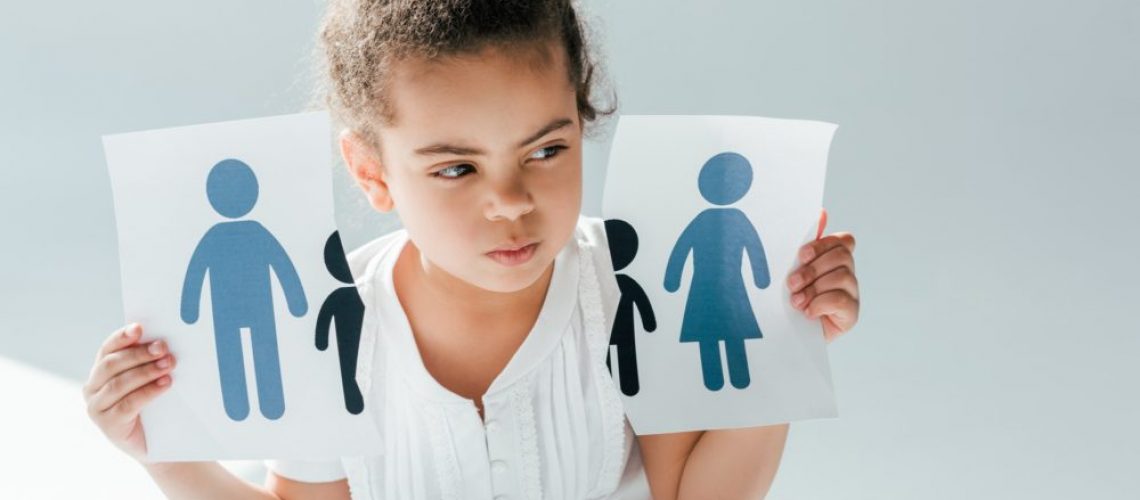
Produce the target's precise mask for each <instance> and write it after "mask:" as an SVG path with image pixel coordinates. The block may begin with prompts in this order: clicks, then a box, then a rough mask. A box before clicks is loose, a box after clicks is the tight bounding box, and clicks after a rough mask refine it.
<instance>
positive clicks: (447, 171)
mask: <svg viewBox="0 0 1140 500" xmlns="http://www.w3.org/2000/svg"><path fill="white" fill-rule="evenodd" d="M566 148H567V146H563V145H561V144H556V145H554V146H547V147H545V148H542V149H539V150H538V151H536V152H535V154H534V155H532V156H531V158H532V159H534V160H538V161H549V160H550V159H551V158H554V157H555V156H558V155H559V154H560V153H559V152H560V151H562V150H563V149H566ZM467 170H471V171H474V170H475V168H474V167H472V166H471V164H469V163H460V164H458V165H451V166H449V167H444V168H441V169H439V170H436V171H435V172H432V173H431V176H432V177H436V178H439V179H445V180H455V179H458V178H460V177H463V176H464V175H465V174H466V173H467V172H466V171H467Z"/></svg>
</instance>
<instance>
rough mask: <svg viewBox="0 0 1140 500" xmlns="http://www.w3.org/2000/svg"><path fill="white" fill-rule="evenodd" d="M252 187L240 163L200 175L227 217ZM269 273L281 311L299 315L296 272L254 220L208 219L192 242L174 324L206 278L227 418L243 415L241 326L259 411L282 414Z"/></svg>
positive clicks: (188, 315)
mask: <svg viewBox="0 0 1140 500" xmlns="http://www.w3.org/2000/svg"><path fill="white" fill-rule="evenodd" d="M257 192H258V187H257V177H256V176H255V175H254V174H253V170H252V169H250V168H249V165H246V164H245V162H242V161H241V160H235V159H227V160H222V161H220V162H218V163H217V164H216V165H214V167H213V168H212V169H210V174H209V175H208V176H207V178H206V197H207V198H208V199H209V200H210V206H212V207H213V208H214V210H215V211H217V212H218V213H219V214H221V215H222V216H223V217H226V218H228V219H237V218H239V217H242V216H244V215H246V214H248V213H249V211H250V210H252V209H253V206H254V204H255V203H257ZM271 273H276V275H277V279H278V281H280V282H281V289H282V291H283V292H284V293H285V301H286V303H287V304H288V306H289V313H290V314H292V315H293V316H295V317H298V318H299V317H301V316H304V315H305V312H306V310H307V309H308V307H309V306H308V302H306V300H305V292H304V290H303V289H302V288H301V280H300V278H299V277H298V276H297V270H296V269H294V267H293V262H292V261H291V260H289V255H288V254H286V253H285V249H284V248H282V247H281V243H279V242H278V241H277V238H274V237H273V234H272V233H270V232H269V230H268V229H265V226H262V225H261V223H259V222H257V221H254V220H230V221H225V222H219V223H217V224H215V225H214V226H213V227H211V228H210V229H209V230H208V231H206V235H205V236H203V237H202V239H201V241H199V242H198V246H197V247H196V248H195V249H194V254H193V255H192V256H191V257H190V265H189V266H188V267H187V268H186V279H185V281H183V284H182V321H184V322H185V323H187V324H193V323H194V322H196V321H198V306H199V301H200V300H201V295H202V285H203V283H204V282H205V280H206V276H207V274H208V275H209V279H210V305H211V307H212V308H213V319H214V344H215V348H216V349H217V355H218V375H219V378H220V379H221V383H222V403H223V404H224V406H225V410H226V415H228V416H229V417H230V419H232V420H236V421H240V420H244V419H245V418H246V417H247V416H248V415H249V395H248V394H247V391H246V388H245V386H246V381H245V359H244V357H243V356H242V346H241V329H242V328H248V329H249V333H250V343H251V344H252V346H253V347H252V349H253V366H254V375H255V377H256V380H257V399H258V405H259V406H260V407H261V414H262V415H264V416H265V418H268V419H270V420H275V419H278V418H281V415H283V414H284V413H285V395H284V393H283V392H282V388H281V364H280V363H281V361H280V359H279V356H278V352H277V330H276V324H275V321H274V308H273V288H272V287H273V283H272V279H271V276H270V275H271Z"/></svg>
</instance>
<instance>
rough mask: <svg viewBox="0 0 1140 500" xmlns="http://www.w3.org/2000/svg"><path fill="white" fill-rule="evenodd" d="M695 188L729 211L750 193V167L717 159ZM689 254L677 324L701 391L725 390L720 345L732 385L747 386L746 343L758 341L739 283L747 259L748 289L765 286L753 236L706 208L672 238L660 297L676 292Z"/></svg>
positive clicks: (745, 223) (721, 211)
mask: <svg viewBox="0 0 1140 500" xmlns="http://www.w3.org/2000/svg"><path fill="white" fill-rule="evenodd" d="M697 184H698V187H699V189H700V192H701V196H703V197H704V199H705V200H707V201H708V202H710V203H712V204H714V205H728V204H731V203H735V202H736V201H738V200H740V199H741V198H743V197H744V195H745V193H747V192H748V189H749V188H750V187H751V186H752V165H751V164H750V163H749V162H748V160H747V159H746V158H744V157H743V156H741V155H739V154H737V153H732V152H726V153H720V154H718V155H716V156H713V157H712V158H709V160H708V161H706V162H705V164H704V166H703V167H701V171H700V173H699V174H698V179H697ZM690 251H692V253H693V277H692V283H691V285H690V286H689V296H688V299H687V300H686V302H685V315H684V319H683V320H682V322H681V342H697V343H699V344H700V350H701V371H702V373H703V376H704V383H705V387H706V388H707V389H709V390H711V391H718V390H720V389H721V388H722V387H724V368H723V365H722V363H721V360H720V342H724V350H725V356H726V357H727V358H728V359H727V362H728V374H729V378H730V379H731V381H732V386H733V387H736V388H737V389H743V388H745V387H748V385H749V382H750V377H749V374H748V355H747V353H746V352H745V350H744V341H745V339H758V338H761V337H762V335H761V333H760V326H759V325H757V324H756V316H755V315H754V314H753V312H752V305H751V303H750V301H749V300H748V290H747V289H746V288H745V286H744V279H743V277H742V276H741V269H740V267H741V259H742V258H743V254H744V252H747V253H748V262H749V264H750V266H751V271H752V278H753V283H754V284H755V285H756V287H757V288H767V287H768V285H769V283H770V282H771V276H769V273H768V261H767V258H766V257H765V256H764V246H763V245H762V244H761V243H760V235H758V234H757V233H756V228H754V227H753V226H752V223H751V222H750V221H749V220H748V216H746V215H745V214H744V212H742V211H740V210H739V209H736V208H708V209H705V210H703V211H702V212H701V213H700V214H697V216H696V217H695V218H693V220H692V221H691V222H690V223H689V225H688V226H686V227H685V229H684V231H682V233H681V236H680V237H679V238H678V239H677V243H676V245H674V246H673V251H672V252H671V253H670V255H669V262H668V264H667V265H666V271H665V290H667V291H669V292H675V291H677V290H678V289H679V288H680V286H681V271H682V270H683V269H684V267H685V262H686V261H687V260H688V258H689V252H690Z"/></svg>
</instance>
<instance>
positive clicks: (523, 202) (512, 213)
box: [486, 175, 534, 220]
mask: <svg viewBox="0 0 1140 500" xmlns="http://www.w3.org/2000/svg"><path fill="white" fill-rule="evenodd" d="M533 210H534V200H533V199H532V198H531V195H530V191H529V190H528V189H527V188H526V185H525V184H524V183H523V181H522V178H521V177H520V176H517V175H516V176H511V177H510V178H507V179H503V180H502V181H500V182H499V183H497V184H496V185H495V186H493V187H492V189H491V196H490V200H489V202H488V203H487V209H486V213H487V219H490V220H496V219H507V220H515V219H518V218H519V217H522V216H523V215H526V214H528V213H530V212H531V211H533Z"/></svg>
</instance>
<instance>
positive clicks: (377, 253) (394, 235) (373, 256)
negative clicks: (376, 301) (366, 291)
mask: <svg viewBox="0 0 1140 500" xmlns="http://www.w3.org/2000/svg"><path fill="white" fill-rule="evenodd" d="M406 237H407V231H406V230H405V229H403V228H400V229H397V230H395V231H391V232H389V233H385V234H383V235H380V236H378V237H376V238H373V239H372V240H370V241H368V242H367V243H365V244H363V245H360V246H359V247H356V248H355V249H353V250H352V251H350V252H348V255H347V257H348V267H349V269H350V270H351V271H352V276H353V277H354V278H355V280H356V285H357V286H358V287H359V286H360V285H362V284H366V283H370V282H371V281H372V278H373V277H374V275H375V273H376V272H377V271H378V270H379V269H378V268H379V265H380V262H381V261H382V260H383V258H384V256H385V255H386V254H387V253H388V251H389V250H392V249H393V248H394V247H395V246H397V245H398V244H400V243H401V242H402V241H403V239H404V238H406Z"/></svg>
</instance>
